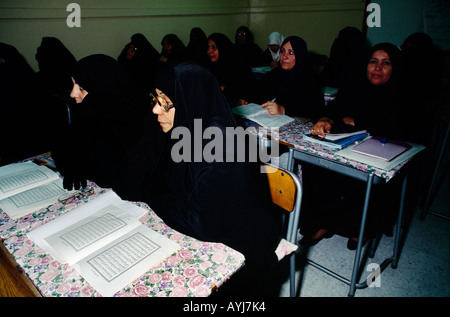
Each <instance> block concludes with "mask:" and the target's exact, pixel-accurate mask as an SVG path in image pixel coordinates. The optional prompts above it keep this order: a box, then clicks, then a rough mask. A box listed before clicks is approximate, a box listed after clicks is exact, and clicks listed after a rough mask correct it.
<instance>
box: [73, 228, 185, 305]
mask: <svg viewBox="0 0 450 317" xmlns="http://www.w3.org/2000/svg"><path fill="white" fill-rule="evenodd" d="M179 248H180V245H179V244H177V243H176V242H174V241H171V240H169V239H168V238H166V237H164V236H162V235H160V234H159V233H157V232H155V231H153V230H151V229H150V228H147V227H146V226H144V225H143V224H141V225H140V226H138V227H137V228H135V229H134V230H133V231H131V232H129V233H127V234H126V235H124V236H123V237H121V238H120V239H117V240H116V241H114V242H113V243H111V244H109V245H107V246H105V247H104V248H102V249H100V250H98V251H96V252H95V253H93V254H92V255H90V256H89V257H87V258H85V259H83V260H81V261H80V262H78V263H76V264H74V265H73V267H74V268H75V270H76V271H77V272H79V273H80V274H81V275H82V276H83V277H84V278H85V279H86V281H88V283H89V284H91V285H92V286H93V287H94V288H95V289H96V290H97V291H98V292H99V293H100V294H102V296H108V297H109V296H113V295H114V294H115V293H116V292H118V291H120V290H121V289H122V288H124V287H125V286H127V285H128V284H130V283H131V282H133V281H134V280H135V279H137V278H139V277H140V276H141V275H143V274H145V273H146V272H147V271H148V270H150V269H151V268H152V267H153V266H155V265H156V264H158V263H159V262H161V261H162V260H164V259H165V258H167V257H168V256H170V255H171V254H173V253H174V252H176V251H177V250H178V249H179Z"/></svg>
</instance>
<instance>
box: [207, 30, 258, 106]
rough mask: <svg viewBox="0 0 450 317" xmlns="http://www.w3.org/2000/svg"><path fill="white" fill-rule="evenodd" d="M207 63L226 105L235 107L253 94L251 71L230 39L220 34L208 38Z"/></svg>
mask: <svg viewBox="0 0 450 317" xmlns="http://www.w3.org/2000/svg"><path fill="white" fill-rule="evenodd" d="M207 54H208V57H209V63H208V65H207V67H208V68H209V70H210V71H211V72H212V73H213V74H214V75H215V76H216V78H217V80H218V82H219V85H220V88H221V89H222V91H223V93H224V94H225V97H226V98H227V100H228V103H229V104H230V105H231V106H236V105H237V104H238V102H239V100H240V99H246V100H248V99H249V98H250V96H252V94H253V89H254V84H255V82H254V81H255V79H254V77H253V74H252V69H251V67H250V66H249V65H247V64H246V63H245V62H244V59H243V56H240V55H239V54H238V52H237V51H236V48H235V47H234V46H233V43H231V41H230V39H229V38H228V37H227V36H226V35H224V34H222V33H213V34H211V35H210V36H209V37H208V51H207Z"/></svg>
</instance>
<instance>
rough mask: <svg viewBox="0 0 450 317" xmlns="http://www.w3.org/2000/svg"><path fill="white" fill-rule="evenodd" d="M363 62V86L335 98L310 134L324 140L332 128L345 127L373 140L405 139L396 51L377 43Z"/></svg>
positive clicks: (398, 63) (399, 69)
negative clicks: (366, 133)
mask: <svg viewBox="0 0 450 317" xmlns="http://www.w3.org/2000/svg"><path fill="white" fill-rule="evenodd" d="M366 60H367V64H366V65H367V66H366V80H365V82H364V86H363V87H362V88H361V89H359V90H353V89H352V88H351V87H348V88H347V89H349V90H351V91H350V92H344V91H342V94H338V96H337V97H336V100H334V101H333V102H331V103H330V104H329V105H328V106H327V114H328V118H322V119H321V120H319V122H318V123H317V124H316V125H315V126H314V127H313V133H314V134H319V135H322V136H324V132H327V131H330V129H331V128H332V127H333V128H334V126H338V125H342V123H345V124H346V125H349V126H351V127H352V129H356V130H361V129H365V130H368V132H369V133H370V134H372V135H376V136H381V137H389V138H404V137H405V129H404V124H405V123H406V122H405V120H403V119H402V116H403V115H404V111H405V109H404V106H403V104H404V102H403V100H402V99H403V97H404V96H402V89H401V85H400V80H401V76H400V72H401V69H402V61H401V55H400V50H399V49H398V48H397V47H396V46H395V45H393V44H391V43H380V44H377V45H375V46H373V47H372V48H371V49H370V51H369V54H368V57H367V59H366Z"/></svg>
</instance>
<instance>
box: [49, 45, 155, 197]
mask: <svg viewBox="0 0 450 317" xmlns="http://www.w3.org/2000/svg"><path fill="white" fill-rule="evenodd" d="M72 78H73V89H72V92H71V94H70V96H71V97H72V98H74V99H75V101H76V103H77V105H76V106H75V107H73V111H72V112H71V114H72V126H71V133H72V134H71V136H70V137H69V138H68V140H69V141H68V142H67V143H66V145H67V147H66V148H65V149H63V151H61V152H59V153H56V157H55V161H56V164H57V167H58V169H59V170H60V171H61V173H62V174H63V176H64V187H65V188H68V189H70V188H72V186H74V187H75V188H78V187H80V185H81V186H83V185H85V181H86V180H87V179H89V180H92V181H95V182H96V183H97V184H98V185H99V186H101V187H112V188H113V189H114V190H115V191H116V192H117V193H118V194H119V196H121V197H122V198H123V199H127V200H140V199H141V198H142V195H141V190H143V183H144V182H145V181H146V178H147V177H148V176H149V175H150V174H151V170H152V169H153V166H154V165H155V162H157V157H158V154H159V153H158V152H157V150H156V148H157V145H156V144H157V142H158V140H159V138H157V135H158V133H160V132H159V129H157V125H156V124H155V122H154V120H150V119H152V114H151V100H150V99H149V97H148V95H147V94H145V93H143V92H142V91H140V90H138V89H137V88H136V87H135V85H134V83H133V81H132V80H131V79H130V78H129V77H128V75H127V74H126V73H125V72H124V71H123V69H122V68H121V67H120V66H119V64H118V62H117V61H116V60H114V59H113V58H111V57H109V56H106V55H100V54H99V55H91V56H88V57H85V58H83V59H81V60H80V61H79V62H78V63H77V64H76V66H75V68H74V70H73V72H72ZM78 145H79V146H78Z"/></svg>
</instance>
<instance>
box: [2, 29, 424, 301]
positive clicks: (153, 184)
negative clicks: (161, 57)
mask: <svg viewBox="0 0 450 317" xmlns="http://www.w3.org/2000/svg"><path fill="white" fill-rule="evenodd" d="M136 39H140V40H143V37H142V36H136V37H135V38H134V40H136ZM210 40H211V41H213V42H214V45H216V48H217V49H218V50H219V52H220V56H221V57H219V58H222V57H223V56H224V55H226V54H227V53H226V52H227V51H226V49H225V50H223V47H225V46H222V43H221V41H224V42H226V43H228V44H225V45H229V42H228V41H227V40H226V39H225V37H224V36H223V35H220V34H217V33H215V34H213V35H211V36H210ZM132 42H133V39H132ZM135 43H137V42H135ZM44 44H45V43H44V41H43V44H42V46H45V45H44ZM209 46H210V47H209V48H208V52H210V51H214V47H212V46H213V44H212V43H210V44H209ZM344 46H345V45H344ZM136 47H137V49H136V50H135V53H134V55H135V56H136V55H137V54H138V52H139V51H141V49H140V48H141V47H142V46H136ZM40 51H41V49H39V51H38V53H39V54H38V55H39V56H40ZM350 51H352V49H350ZM223 53H225V54H223ZM364 54H366V53H363V55H362V56H361V55H358V57H359V58H358V59H355V60H350V62H352V61H353V62H356V61H357V60H361V64H360V65H359V67H361V68H362V69H364V71H363V72H362V73H365V74H364V75H361V74H359V75H360V76H362V77H356V78H355V77H354V76H353V75H348V76H349V77H347V78H346V79H343V80H342V81H337V82H339V85H340V86H339V94H338V96H337V97H336V100H335V103H334V104H330V105H329V106H327V107H326V108H324V107H323V98H322V95H321V92H320V82H321V81H320V80H321V79H320V77H318V76H317V74H315V73H314V72H313V71H312V70H311V65H310V63H309V62H308V58H307V46H306V43H305V41H304V40H302V39H301V38H300V37H298V36H288V37H287V38H286V39H284V41H283V42H282V43H281V45H280V65H279V67H276V68H274V70H273V71H271V72H269V73H268V74H267V75H266V76H264V77H263V78H262V79H261V81H259V82H257V84H256V85H255V86H254V87H253V88H252V89H251V90H250V91H249V92H251V93H249V95H247V96H244V95H240V94H239V93H240V92H237V94H236V95H235V96H234V98H236V99H245V100H247V101H255V102H259V103H260V104H262V105H263V106H264V107H266V109H267V110H268V111H269V112H270V113H273V114H279V113H283V114H288V115H292V116H302V117H309V118H312V119H313V120H315V121H317V123H316V124H315V125H314V127H313V131H314V133H317V134H321V133H322V132H323V131H329V130H332V129H333V128H334V127H338V126H339V125H343V126H344V127H345V128H352V127H354V128H358V129H359V128H362V127H367V129H368V130H369V131H370V132H371V133H373V134H377V133H384V132H378V131H380V130H376V129H378V128H380V127H383V128H389V129H386V131H389V132H386V133H387V134H383V136H387V137H394V136H397V134H394V132H392V134H390V133H391V132H390V131H396V132H402V130H403V127H404V126H403V123H405V121H406V120H404V118H405V117H409V116H414V115H416V113H415V112H414V111H413V110H412V109H414V107H415V103H414V104H409V108H408V109H406V108H398V109H399V111H396V109H397V107H400V105H401V104H402V103H398V101H399V100H400V101H402V100H403V99H408V98H405V97H407V96H404V95H401V94H400V95H399V92H400V90H397V88H398V87H397V85H398V84H399V81H400V82H401V78H402V76H401V70H403V69H404V68H402V67H400V64H399V63H400V61H401V59H403V60H405V58H402V57H401V52H400V51H399V49H398V48H396V47H395V46H393V45H391V44H380V45H376V46H374V47H373V48H372V50H370V51H369V50H368V51H367V54H366V55H364ZM209 55H210V56H212V55H214V54H212V53H211V54H209ZM37 57H38V56H37ZM344 57H346V56H344ZM119 59H120V58H119ZM70 60H71V62H70V63H71V67H70V69H68V70H67V72H66V73H64V74H59V77H58V78H60V79H61V78H64V79H65V80H70V89H69V90H70V92H67V96H68V95H69V93H70V97H71V100H72V103H70V102H69V103H66V104H64V107H63V108H64V110H65V112H64V111H63V114H62V115H61V118H65V119H63V120H61V121H62V122H64V124H62V125H61V126H59V127H54V126H53V132H52V134H56V135H57V136H58V137H59V138H57V139H56V140H55V141H54V142H53V144H52V145H51V151H52V156H53V157H54V159H55V162H56V165H57V167H58V170H59V171H60V172H61V174H62V175H63V176H64V186H65V187H66V188H67V189H72V188H75V189H79V188H80V187H84V186H85V185H86V181H87V180H92V181H95V182H96V183H97V184H98V185H99V186H101V187H108V188H113V189H114V190H115V191H116V192H117V193H118V194H119V196H120V197H122V198H123V199H126V200H132V201H143V202H147V203H148V204H149V205H150V206H151V208H152V209H153V210H154V211H155V212H156V213H157V214H158V215H159V216H160V217H161V218H162V219H163V220H164V222H165V223H167V224H168V225H169V226H171V227H172V228H174V229H176V230H178V231H180V232H182V233H184V234H187V235H190V236H192V237H195V238H198V239H200V240H205V241H216V242H222V243H225V244H226V245H228V246H230V247H232V248H234V249H236V250H238V251H240V252H242V253H243V254H244V255H245V257H246V265H245V267H244V269H243V270H242V271H240V272H239V273H238V274H239V275H241V277H240V278H239V277H237V278H235V279H233V280H234V282H235V283H239V284H242V285H245V286H247V287H237V288H236V289H233V292H236V291H242V292H244V293H245V294H248V293H247V292H249V288H248V285H253V290H258V289H259V288H258V285H257V283H258V282H262V279H261V278H260V277H261V276H265V274H266V273H267V272H268V271H269V270H270V269H271V268H272V267H273V266H274V265H275V263H276V262H277V258H276V255H275V252H274V250H275V248H276V246H277V245H278V243H279V241H280V229H281V213H279V211H278V210H276V209H275V207H274V206H273V204H272V203H271V201H270V195H269V191H268V184H267V180H266V179H265V175H264V174H261V173H260V172H259V165H258V163H252V162H240V161H238V160H236V159H235V160H230V159H229V158H227V159H222V160H220V159H216V160H214V161H213V162H209V161H206V160H200V161H197V160H194V159H191V160H182V161H181V162H179V161H178V160H175V159H174V157H173V149H174V145H175V143H177V142H178V139H177V138H172V137H173V135H172V132H173V131H174V130H176V129H177V128H179V127H182V128H184V129H187V130H188V131H189V132H190V137H192V138H194V136H195V134H196V133H195V131H194V130H195V129H197V128H198V127H196V126H195V124H194V123H195V119H201V120H202V121H201V122H202V125H201V129H202V132H204V131H205V130H206V129H208V128H210V127H216V128H218V129H219V130H220V131H221V132H222V133H221V136H220V137H222V138H223V143H222V144H223V145H224V146H225V147H226V144H227V142H226V139H227V133H230V132H229V131H230V130H228V129H227V128H230V127H231V128H235V127H236V126H237V122H236V120H235V118H234V116H233V114H232V112H231V107H230V96H229V95H227V94H226V89H227V85H228V83H227V81H226V80H225V79H224V78H221V77H220V76H219V75H217V74H218V73H217V72H216V71H217V70H216V69H215V67H212V66H213V65H207V64H206V65H201V64H199V63H195V62H192V61H181V60H180V61H178V62H173V63H172V62H170V63H167V62H166V63H164V65H163V66H159V67H158V72H157V73H156V74H155V75H154V77H153V78H152V81H153V85H152V91H151V92H152V96H151V95H149V91H147V90H146V89H143V88H142V87H143V86H139V85H137V84H136V77H132V76H130V74H129V71H128V70H127V69H126V68H125V67H123V64H121V63H120V62H119V61H117V60H116V59H114V58H112V57H109V56H106V55H101V54H100V55H91V56H88V57H85V58H82V59H81V60H79V61H77V62H76V61H74V60H73V59H72V58H70ZM212 60H213V59H210V61H211V63H213V61H212ZM330 60H331V58H330ZM50 63H55V60H51V61H50ZM339 63H341V61H338V62H337V64H338V66H341V65H339ZM4 64H6V63H4ZM42 65H44V64H42ZM39 66H40V67H41V64H39ZM54 66H55V65H54ZM214 66H216V65H214ZM217 67H218V66H217ZM221 67H222V66H221ZM57 69H58V68H57ZM344 69H346V70H349V68H348V67H345V68H344ZM43 70H44V69H41V71H42V74H41V75H42V76H43V77H42V80H41V82H42V83H43V82H45V83H46V84H48V85H50V86H49V87H45V86H44V85H41V86H39V87H38V89H36V91H37V92H40V93H41V95H40V96H41V98H39V99H45V102H44V103H41V104H40V105H42V106H43V105H45V103H46V102H48V101H49V100H50V99H52V100H60V99H58V94H57V93H55V92H54V91H59V92H60V91H63V90H64V89H66V88H67V86H64V87H63V88H61V89H56V83H53V84H52V83H51V80H54V79H56V73H53V74H52V76H50V78H46V79H44V73H45V72H43ZM58 70H59V71H61V68H59V69H58ZM55 71H56V70H55ZM333 73H334V72H333ZM49 74H50V73H49ZM355 74H356V72H355ZM41 75H40V76H41ZM339 76H340V75H339ZM339 76H338V77H339ZM344 77H345V76H344ZM416 79H417V80H422V79H423V81H422V82H423V85H425V83H426V82H427V81H429V80H430V78H416ZM350 80H353V81H354V82H355V83H357V84H358V86H355V87H358V88H357V89H355V88H354V87H352V85H350ZM57 83H59V82H57ZM61 83H62V81H61ZM421 88H425V86H423V87H421ZM347 89H350V90H351V91H350V92H348V91H347ZM243 92H246V91H245V90H244V91H243ZM258 92H260V93H258ZM416 93H417V92H416ZM424 93H425V92H424ZM427 93H428V92H427ZM19 95H20V94H19ZM67 96H65V97H67ZM345 96H347V98H349V99H348V100H347V99H345V98H346V97H345ZM33 97H35V96H33ZM352 97H353V98H358V99H356V100H355V99H353V100H352V99H351V98H352ZM427 97H429V96H424V98H427ZM416 98H419V96H418V95H417V94H416ZM408 100H409V99H408ZM10 101H11V102H13V101H14V100H10ZM65 107H68V109H69V111H67V109H65ZM399 116H400V117H399ZM349 118H351V120H350V119H349ZM366 122H373V123H374V124H372V123H371V124H372V125H371V124H369V123H367V126H366ZM391 122H392V124H391ZM372 127H373V129H374V130H373V132H372V130H371V129H372ZM396 128H398V129H396ZM41 131H42V130H41ZM396 132H395V133H396ZM197 133H198V132H197ZM202 135H203V133H202ZM41 137H42V135H41ZM203 142H204V143H203V146H202V149H201V150H203V148H204V147H205V146H206V145H207V143H208V142H209V140H203ZM194 143H195V141H194V140H193V139H191V142H190V144H194ZM235 144H237V142H236V143H235ZM230 150H231V149H227V148H224V149H223V151H222V152H221V153H224V154H225V153H228V152H230ZM233 150H235V149H233ZM233 153H234V154H235V155H236V154H237V151H233ZM197 154H198V153H195V152H194V151H192V152H191V153H190V155H189V156H191V158H194V157H196V156H197ZM310 171H312V172H310ZM303 175H304V179H303V181H304V188H305V191H304V199H305V204H304V208H302V210H303V211H304V214H305V215H304V216H302V222H301V223H300V225H301V228H302V232H303V234H304V236H305V241H304V242H305V243H308V244H309V245H311V244H314V243H316V242H318V241H319V240H320V239H321V238H323V237H326V236H329V235H330V234H334V233H337V234H341V235H346V236H348V237H349V238H352V237H355V236H356V235H355V234H354V231H351V230H353V229H354V228H353V226H351V225H352V224H353V222H355V221H356V219H357V217H358V215H355V214H354V213H350V216H348V215H346V214H345V211H348V210H349V209H348V208H346V207H348V206H349V204H341V205H339V204H338V202H339V199H341V197H343V196H345V198H347V196H346V195H347V194H349V193H350V196H349V198H350V200H351V201H352V203H351V204H350V205H351V206H352V209H351V210H356V208H353V207H354V206H358V204H357V203H353V202H354V201H355V200H357V199H358V198H357V196H359V195H358V194H355V193H356V192H355V191H350V190H345V191H344V192H343V193H341V192H336V191H334V190H333V188H344V189H347V188H348V189H353V188H356V189H358V187H360V186H357V185H354V184H353V183H351V182H349V183H348V184H347V185H346V186H337V187H336V186H335V185H336V184H340V181H341V180H340V179H338V180H334V178H333V176H330V175H329V174H324V173H323V172H320V171H315V170H314V168H313V167H311V168H309V167H306V166H305V170H304V173H303ZM317 188H318V189H319V190H318V191H317V192H320V193H321V195H322V197H319V198H321V199H318V200H317V199H316V198H318V197H316V196H315V194H314V190H315V189H317ZM324 193H327V195H328V197H330V199H328V200H324V199H323V195H324ZM334 198H336V199H334ZM341 200H344V199H341ZM345 201H347V200H346V199H345ZM324 202H326V203H328V204H329V205H331V206H328V207H330V208H328V207H327V205H325V204H324ZM344 205H345V208H344V207H343V206H344ZM316 211H317V212H316ZM342 211H344V213H342ZM330 214H331V215H330ZM330 216H332V217H336V216H338V217H339V219H340V220H341V222H343V223H344V224H345V225H348V226H350V227H352V228H350V229H347V228H345V232H343V231H339V230H341V229H342V228H337V226H336V224H337V222H334V221H330V220H329V219H330ZM377 218H379V217H378V214H377ZM356 223H358V224H359V222H358V221H356ZM374 223H377V221H374ZM343 230H344V229H343ZM231 282H233V281H231ZM232 284H233V283H227V284H226V285H225V286H227V285H232ZM242 285H241V286H242ZM230 287H231V286H230ZM222 291H223V290H222ZM223 292H225V291H223ZM234 294H236V293H234Z"/></svg>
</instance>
